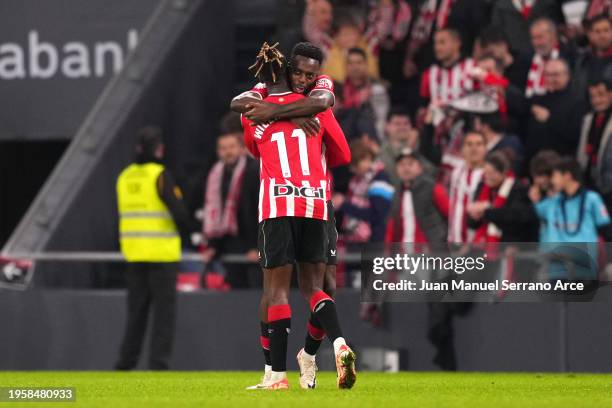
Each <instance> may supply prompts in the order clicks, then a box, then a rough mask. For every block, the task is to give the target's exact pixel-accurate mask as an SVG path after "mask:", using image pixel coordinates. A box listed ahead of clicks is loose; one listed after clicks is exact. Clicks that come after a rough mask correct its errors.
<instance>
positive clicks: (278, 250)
mask: <svg viewBox="0 0 612 408" xmlns="http://www.w3.org/2000/svg"><path fill="white" fill-rule="evenodd" d="M294 242H295V241H294V222H293V218H292V217H282V218H275V219H268V220H264V221H263V222H262V223H261V228H260V243H261V244H260V255H261V258H260V264H261V266H262V268H263V269H264V274H265V275H267V283H266V286H267V288H266V291H265V292H266V294H265V302H266V303H267V310H266V312H267V323H268V333H269V344H270V347H269V348H270V362H271V365H272V372H271V374H270V381H269V383H268V384H266V389H286V388H288V382H287V340H288V336H289V331H290V329H291V308H290V307H289V287H290V285H291V272H292V270H293V261H294V258H295V248H294ZM261 313H262V314H263V310H262V311H261Z"/></svg>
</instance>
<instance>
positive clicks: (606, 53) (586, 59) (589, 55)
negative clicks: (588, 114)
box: [573, 15, 612, 102]
mask: <svg viewBox="0 0 612 408" xmlns="http://www.w3.org/2000/svg"><path fill="white" fill-rule="evenodd" d="M586 29H587V37H588V39H589V48H588V49H586V50H584V51H583V52H581V53H580V54H579V55H578V57H577V58H576V63H575V64H574V80H573V89H574V92H575V94H576V96H578V97H580V98H582V99H586V97H587V96H588V95H587V93H588V92H587V87H588V84H591V83H593V81H595V80H597V79H599V78H602V77H603V74H604V71H605V69H606V67H608V66H610V65H612V21H611V20H610V17H608V16H603V15H600V16H597V17H595V18H593V19H592V20H589V21H587V22H586ZM585 102H586V101H585Z"/></svg>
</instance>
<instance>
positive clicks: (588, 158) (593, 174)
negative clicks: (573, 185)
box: [577, 80, 612, 208]
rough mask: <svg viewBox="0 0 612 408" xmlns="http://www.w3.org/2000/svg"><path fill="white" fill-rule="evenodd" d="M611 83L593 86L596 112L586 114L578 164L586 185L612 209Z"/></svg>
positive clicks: (590, 87)
mask: <svg viewBox="0 0 612 408" xmlns="http://www.w3.org/2000/svg"><path fill="white" fill-rule="evenodd" d="M611 86H612V85H611V83H610V82H609V81H603V80H602V81H598V82H595V83H593V84H592V85H591V86H589V97H590V100H591V106H592V107H593V110H592V111H591V112H589V113H588V114H586V115H585V117H584V120H583V123H582V132H581V134H580V143H579V145H578V155H577V158H578V162H579V163H580V167H581V168H582V170H583V171H584V180H585V184H586V186H587V187H589V188H593V189H596V190H598V191H599V192H600V193H601V194H602V195H603V198H604V201H605V203H606V205H607V207H608V208H612V140H611V138H612V117H610V112H611V111H612V88H611Z"/></svg>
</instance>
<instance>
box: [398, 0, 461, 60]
mask: <svg viewBox="0 0 612 408" xmlns="http://www.w3.org/2000/svg"><path fill="white" fill-rule="evenodd" d="M454 1H455V0H440V6H438V0H425V1H424V2H423V4H422V5H421V9H420V10H419V16H418V17H417V19H416V21H415V22H414V25H413V26H412V30H411V32H410V43H409V44H408V56H409V57H411V58H412V57H414V56H415V55H416V53H417V52H418V51H419V50H420V49H421V47H422V46H423V45H424V44H426V43H427V41H429V38H430V37H431V34H432V32H433V31H434V23H435V28H436V29H438V30H440V29H442V28H446V25H447V23H448V17H449V15H450V11H451V8H452V6H453V3H454Z"/></svg>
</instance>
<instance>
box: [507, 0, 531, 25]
mask: <svg viewBox="0 0 612 408" xmlns="http://www.w3.org/2000/svg"><path fill="white" fill-rule="evenodd" d="M535 2H536V0H512V4H514V7H516V9H517V10H518V12H519V13H521V15H522V16H523V18H524V19H525V20H527V19H529V16H530V15H531V10H533V5H534V4H535Z"/></svg>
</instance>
